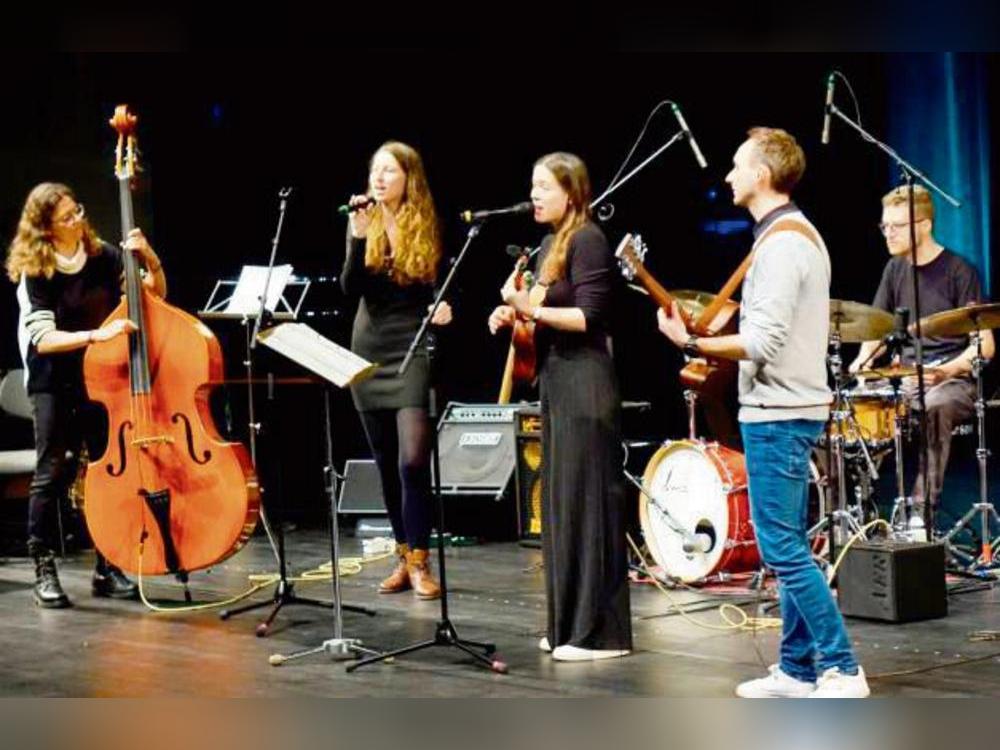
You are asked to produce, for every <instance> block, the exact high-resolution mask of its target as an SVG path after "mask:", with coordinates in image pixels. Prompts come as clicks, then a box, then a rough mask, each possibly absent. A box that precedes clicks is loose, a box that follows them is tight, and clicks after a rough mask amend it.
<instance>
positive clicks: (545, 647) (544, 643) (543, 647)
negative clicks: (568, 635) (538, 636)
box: [538, 635, 552, 654]
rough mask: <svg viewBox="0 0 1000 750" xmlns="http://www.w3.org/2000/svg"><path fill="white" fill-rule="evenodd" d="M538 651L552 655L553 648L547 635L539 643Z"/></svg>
mask: <svg viewBox="0 0 1000 750" xmlns="http://www.w3.org/2000/svg"><path fill="white" fill-rule="evenodd" d="M538 650H539V651H544V652H545V653H547V654H551V653H552V646H550V645H549V637H548V636H547V635H543V636H542V640H540V641H539V642H538Z"/></svg>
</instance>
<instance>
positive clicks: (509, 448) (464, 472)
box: [438, 402, 519, 500]
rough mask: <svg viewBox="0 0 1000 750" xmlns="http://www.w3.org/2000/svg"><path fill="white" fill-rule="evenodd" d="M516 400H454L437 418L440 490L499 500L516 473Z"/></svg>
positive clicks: (442, 492) (447, 492)
mask: <svg viewBox="0 0 1000 750" xmlns="http://www.w3.org/2000/svg"><path fill="white" fill-rule="evenodd" d="M518 408H519V407H518V405H517V404H459V403H455V402H451V403H449V404H448V406H447V407H446V408H445V410H444V414H443V415H442V416H441V421H440V422H438V452H439V459H440V463H441V494H443V495H490V496H492V497H493V499H494V500H499V499H500V498H501V497H502V496H503V495H504V493H505V492H506V490H507V486H508V485H509V484H510V479H511V477H512V476H513V474H514V412H515V411H517V409H518Z"/></svg>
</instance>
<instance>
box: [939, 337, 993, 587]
mask: <svg viewBox="0 0 1000 750" xmlns="http://www.w3.org/2000/svg"><path fill="white" fill-rule="evenodd" d="M985 366H986V360H985V359H983V341H982V336H979V335H977V336H976V356H975V358H974V359H973V360H972V375H973V377H974V378H975V380H976V433H977V434H978V435H979V445H978V447H977V448H976V460H977V461H978V463H979V502H978V503H973V505H972V507H971V508H969V511H968V512H967V513H966V514H965V515H964V516H962V517H961V518H960V519H959V520H958V523H956V524H955V525H954V526H952V527H951V530H950V531H949V532H948V533H947V534H945V536H944V542H945V548H946V549H947V550H948V552H949V554H950V555H951V556H952V557H953V558H958V559H960V560H965V561H966V563H967V567H966V570H968V571H973V570H975V569H977V568H985V567H989V566H992V565H993V564H995V563H996V557H997V551H998V549H1000V536H998V537H996V538H994V539H992V540H991V538H990V518H993V519H994V520H996V522H997V523H998V524H1000V515H997V510H996V508H995V507H994V506H993V503H991V502H990V501H989V500H988V499H987V496H986V459H987V457H988V456H989V455H990V452H989V449H988V448H987V447H986V400H985V398H984V397H983V368H984V367H985ZM925 473H929V472H927V471H926V469H925ZM977 514H978V515H979V519H980V530H979V533H980V551H979V555H978V556H976V557H973V556H972V555H971V554H969V553H967V552H964V551H963V550H960V549H958V548H957V547H956V546H954V545H953V544H952V540H953V539H954V538H955V536H956V535H957V534H958V533H959V532H960V531H961V530H962V529H963V528H965V527H966V526H969V525H971V523H972V520H973V519H974V518H975V517H976V515H977Z"/></svg>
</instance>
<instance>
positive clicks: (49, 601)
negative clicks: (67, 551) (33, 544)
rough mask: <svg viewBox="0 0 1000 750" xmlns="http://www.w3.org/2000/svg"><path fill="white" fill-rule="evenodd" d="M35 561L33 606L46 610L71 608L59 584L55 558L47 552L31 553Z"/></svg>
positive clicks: (37, 551)
mask: <svg viewBox="0 0 1000 750" xmlns="http://www.w3.org/2000/svg"><path fill="white" fill-rule="evenodd" d="M31 556H32V557H33V558H34V560H35V591H34V594H35V604H37V605H38V606H39V607H45V608H46V609H65V608H66V607H72V606H73V604H72V602H70V600H69V597H68V596H66V592H65V591H63V590H62V586H61V585H60V584H59V572H58V571H57V570H56V558H55V556H54V555H53V554H52V553H51V552H50V551H48V550H35V551H32V554H31Z"/></svg>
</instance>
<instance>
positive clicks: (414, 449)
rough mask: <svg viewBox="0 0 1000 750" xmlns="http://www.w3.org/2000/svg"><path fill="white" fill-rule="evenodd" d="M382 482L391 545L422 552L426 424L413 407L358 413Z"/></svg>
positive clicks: (427, 522)
mask: <svg viewBox="0 0 1000 750" xmlns="http://www.w3.org/2000/svg"><path fill="white" fill-rule="evenodd" d="M361 423H362V424H363V425H364V428H365V434H366V435H367V436H368V444H369V445H370V446H371V449H372V455H373V456H374V457H375V463H376V464H377V465H378V470H379V475H380V476H381V478H382V494H383V496H384V497H385V507H386V510H387V511H388V512H389V521H390V523H392V531H393V534H394V535H395V537H396V541H397V542H398V543H400V544H402V543H406V544H408V545H409V546H410V548H411V549H428V548H429V546H430V536H431V502H430V500H431V468H430V459H431V425H430V422H429V421H428V419H427V410H426V409H424V408H419V407H412V406H410V407H405V408H403V409H377V410H374V411H363V412H361Z"/></svg>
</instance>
